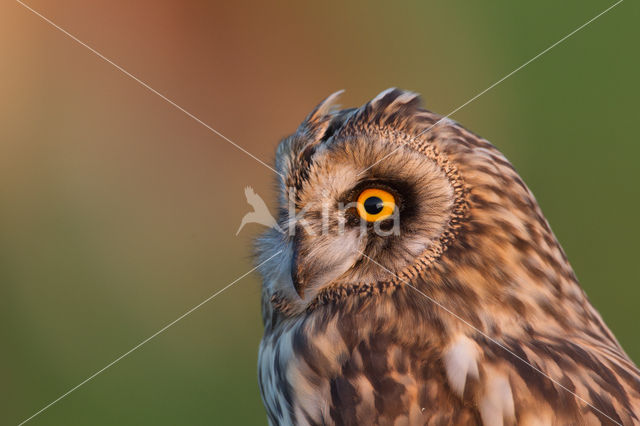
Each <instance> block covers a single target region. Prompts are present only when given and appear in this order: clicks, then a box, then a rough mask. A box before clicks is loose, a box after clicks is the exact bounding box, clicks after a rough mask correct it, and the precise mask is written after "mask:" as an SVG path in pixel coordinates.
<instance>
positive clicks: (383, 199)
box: [357, 188, 396, 222]
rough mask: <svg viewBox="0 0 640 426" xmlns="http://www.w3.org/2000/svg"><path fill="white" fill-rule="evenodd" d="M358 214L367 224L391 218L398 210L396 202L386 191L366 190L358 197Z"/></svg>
mask: <svg viewBox="0 0 640 426" xmlns="http://www.w3.org/2000/svg"><path fill="white" fill-rule="evenodd" d="M357 208H358V214H359V215H360V217H361V218H363V219H364V220H366V221H367V222H376V221H378V220H381V219H386V218H388V217H389V216H391V215H392V214H393V212H394V210H395V209H396V200H395V198H394V197H393V195H391V194H390V193H389V192H387V191H385V190H384V189H377V188H369V189H365V190H364V191H362V192H361V193H360V195H359V196H358V201H357Z"/></svg>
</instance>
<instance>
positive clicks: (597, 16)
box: [358, 0, 624, 176]
mask: <svg viewBox="0 0 640 426" xmlns="http://www.w3.org/2000/svg"><path fill="white" fill-rule="evenodd" d="M623 1H624V0H618V1H617V2H615V3H614V4H612V5H611V6H609V7H608V8H606V9H605V10H603V11H602V12H600V13H598V14H597V15H596V16H594V17H593V18H591V19H589V20H588V21H587V22H585V23H584V24H582V25H580V26H579V27H578V28H576V29H575V30H573V31H571V32H570V33H569V34H567V35H565V36H564V37H562V38H561V39H560V40H558V41H556V42H555V43H553V44H552V45H551V46H549V47H547V48H546V49H544V50H543V51H542V52H540V53H538V54H537V55H536V56H534V57H533V58H531V59H529V60H528V61H527V62H525V63H524V64H522V65H520V66H519V67H518V68H516V69H514V70H513V71H511V72H510V73H509V74H507V75H505V76H504V77H502V78H501V79H500V80H498V81H496V82H495V83H493V84H492V85H491V86H489V87H487V88H486V89H484V90H483V91H481V92H480V93H478V94H477V95H475V96H474V97H472V98H471V99H469V100H468V101H466V102H465V103H463V104H462V105H460V106H459V107H457V108H455V109H454V110H453V111H451V112H449V113H448V114H447V115H445V116H444V117H442V118H441V119H440V120H438V121H436V122H435V123H433V124H432V125H431V126H429V128H427V129H425V130H423V131H422V132H420V133H418V134H417V135H416V136H414V137H413V138H411V140H410V142H411V141H414V140H415V139H417V138H418V137H420V136H421V135H423V134H424V133H426V132H428V131H429V130H431V129H433V128H434V127H435V126H437V125H438V124H439V123H440V122H441V121H443V120H446V119H447V118H450V117H451V116H452V115H453V114H455V113H456V112H458V111H460V110H461V109H462V108H464V107H466V106H467V105H469V104H470V103H471V102H473V101H475V100H476V99H478V98H479V97H480V96H482V95H484V94H485V93H487V92H488V91H489V90H491V89H493V88H494V87H496V86H497V85H499V84H500V83H502V82H503V81H505V80H506V79H508V78H509V77H511V76H512V75H514V74H515V73H517V72H518V71H520V70H521V69H522V68H524V67H526V66H527V65H529V64H530V63H531V62H533V61H535V60H536V59H538V58H540V57H541V56H542V55H544V54H545V53H547V52H548V51H550V50H551V49H553V48H554V47H556V46H557V45H559V44H560V43H562V42H563V41H565V40H566V39H568V38H569V37H571V36H572V35H574V34H575V33H577V32H578V31H580V30H581V29H583V28H584V27H586V26H587V25H589V24H591V23H592V22H593V21H595V20H596V19H598V18H599V17H601V16H602V15H604V14H605V13H607V12H609V11H610V10H611V9H613V8H614V7H616V6H617V5H619V4H620V3H622V2H623ZM407 143H408V142H407ZM405 145H406V144H405ZM403 146H404V145H400V146H399V147H397V148H396V149H394V150H393V151H391V152H390V153H388V154H387V155H385V156H384V157H382V158H381V159H379V160H378V161H376V162H375V163H373V164H372V165H370V166H369V167H367V168H366V169H364V170H362V171H361V172H360V173H358V176H360V175H361V174H363V173H365V172H366V171H367V170H369V169H371V168H372V167H374V166H375V165H376V164H378V163H380V162H381V161H384V160H385V159H386V158H389V156H391V155H393V153H395V152H396V151H398V150H399V149H400V148H402V147H403Z"/></svg>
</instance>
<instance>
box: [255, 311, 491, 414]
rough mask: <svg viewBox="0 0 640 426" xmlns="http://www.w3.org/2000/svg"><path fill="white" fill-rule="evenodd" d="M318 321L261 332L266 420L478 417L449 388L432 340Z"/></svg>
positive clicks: (261, 376)
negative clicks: (403, 336)
mask: <svg viewBox="0 0 640 426" xmlns="http://www.w3.org/2000/svg"><path fill="white" fill-rule="evenodd" d="M321 321H323V319H321V318H320V317H317V318H314V317H311V318H305V319H300V320H297V321H293V322H291V323H285V324H281V326H280V327H277V328H276V329H274V330H272V331H271V332H267V333H266V334H265V336H264V337H263V339H262V342H261V345H260V353H259V361H258V362H259V366H258V369H259V374H258V377H259V383H260V390H261V394H262V398H263V401H264V403H265V406H266V407H267V412H268V416H269V420H270V423H271V424H272V425H276V424H277V425H284V424H326V425H334V424H335V425H362V424H378V425H387V424H388V425H394V424H408V425H425V424H477V423H478V419H479V418H478V416H477V413H476V412H475V410H473V409H472V407H470V406H467V405H465V404H464V403H463V401H462V400H461V399H460V398H458V397H456V396H455V395H454V394H452V391H451V389H450V387H449V385H448V384H447V377H446V372H445V368H444V365H443V361H442V354H441V353H440V352H439V350H438V349H437V346H436V345H430V344H429V342H425V341H424V340H422V341H419V340H420V339H416V342H415V343H413V342H410V343H409V342H406V341H405V342H401V341H400V340H399V339H398V336H397V335H394V334H392V333H387V332H385V331H381V330H379V329H378V330H375V327H367V325H366V323H363V324H362V326H361V327H358V330H357V331H356V332H354V330H348V329H346V328H345V327H344V324H341V322H340V321H338V318H337V317H336V318H334V319H332V320H329V321H326V322H325V321H323V324H320V322H321Z"/></svg>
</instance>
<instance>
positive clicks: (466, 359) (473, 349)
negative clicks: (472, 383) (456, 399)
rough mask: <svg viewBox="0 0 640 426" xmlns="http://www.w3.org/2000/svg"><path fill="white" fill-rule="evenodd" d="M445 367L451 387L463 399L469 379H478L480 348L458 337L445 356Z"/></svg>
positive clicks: (464, 337)
mask: <svg viewBox="0 0 640 426" xmlns="http://www.w3.org/2000/svg"><path fill="white" fill-rule="evenodd" d="M444 365H445V370H446V372H447V379H449V385H450V386H451V388H452V389H453V391H454V392H455V393H457V394H458V396H460V397H462V395H463V394H464V388H465V385H466V383H467V377H472V378H474V379H478V377H479V375H478V348H477V346H476V343H475V342H473V341H472V340H471V339H470V338H468V337H467V336H464V335H460V336H458V337H457V338H456V339H455V340H454V341H453V343H452V344H451V345H450V346H449V347H448V349H447V350H446V351H445V354H444Z"/></svg>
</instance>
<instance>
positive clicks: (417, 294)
mask: <svg viewBox="0 0 640 426" xmlns="http://www.w3.org/2000/svg"><path fill="white" fill-rule="evenodd" d="M337 96H338V94H334V95H332V96H330V97H329V98H327V99H326V100H325V101H323V102H322V103H320V104H319V105H318V106H317V107H316V108H315V109H314V110H313V111H312V112H311V113H310V114H309V115H308V117H307V118H306V119H305V120H304V121H303V123H302V124H301V125H300V127H299V128H298V129H297V130H296V132H295V133H293V135H291V136H289V137H287V138H285V139H284V140H283V141H282V142H281V143H280V145H279V146H278V148H277V152H276V169H277V170H278V172H279V174H280V179H279V181H278V193H279V199H278V205H279V214H278V218H277V222H278V228H276V227H274V228H271V229H270V230H268V231H266V232H265V233H264V234H263V235H261V236H260V237H259V238H258V239H257V242H256V259H257V262H258V263H259V265H260V266H259V271H260V273H261V275H262V278H263V286H262V319H263V322H264V336H263V338H262V341H261V343H260V349H259V357H258V364H259V366H258V381H259V386H260V391H261V395H262V399H263V402H264V405H265V407H266V411H267V415H268V419H269V423H270V424H271V425H449V424H452V425H476V424H477V425H486V426H496V425H498V426H499V425H514V424H521V425H600V424H612V425H613V424H618V425H634V424H640V371H639V370H638V368H637V367H636V366H635V365H634V364H633V362H632V361H631V360H630V359H629V357H628V356H627V355H626V354H625V352H624V350H623V349H622V348H621V346H620V345H619V343H618V342H617V340H616V338H615V337H614V335H613V334H612V333H611V331H610V330H609V329H608V328H607V326H606V325H605V323H604V322H603V320H602V318H601V317H600V315H599V314H598V312H597V311H596V310H595V309H594V307H593V306H592V305H591V304H590V302H589V300H588V299H587V296H586V295H585V293H584V292H583V290H582V289H581V287H580V285H579V284H578V280H577V279H576V276H575V274H574V272H573V270H572V268H571V266H570V265H569V262H568V260H567V257H566V256H565V253H564V252H563V250H562V248H561V247H560V244H559V243H558V241H557V240H556V238H555V236H554V234H553V232H552V231H551V228H550V227H549V224H548V222H547V220H546V219H545V217H544V216H543V214H542V211H541V210H540V207H539V206H538V203H537V202H536V199H535V198H534V196H533V194H532V193H531V191H530V190H529V189H528V188H527V186H526V184H525V183H524V182H523V180H522V178H521V177H520V176H519V175H518V173H517V172H516V171H515V169H514V168H513V166H512V165H511V164H510V163H509V161H508V160H507V159H506V158H505V157H504V156H503V155H502V154H501V153H500V151H498V150H497V149H496V148H495V147H494V146H493V145H491V144H490V143H489V142H487V141H486V140H484V139H482V138H481V137H479V136H477V135H475V134H474V133H472V132H470V131H468V130H466V129H465V128H463V127H462V126H460V125H459V124H457V123H455V122H453V121H452V120H450V119H448V118H443V117H441V116H439V115H437V114H434V113H432V112H429V111H427V110H425V109H423V108H422V106H421V101H420V98H419V96H418V95H416V94H414V93H411V92H407V91H401V90H398V89H389V90H387V91H384V92H382V93H380V94H379V95H378V96H377V97H375V98H374V99H373V100H371V101H370V102H368V103H366V104H365V105H364V106H362V107H360V108H352V109H343V110H340V109H338V108H337V107H336V106H335V102H336V98H337Z"/></svg>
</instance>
